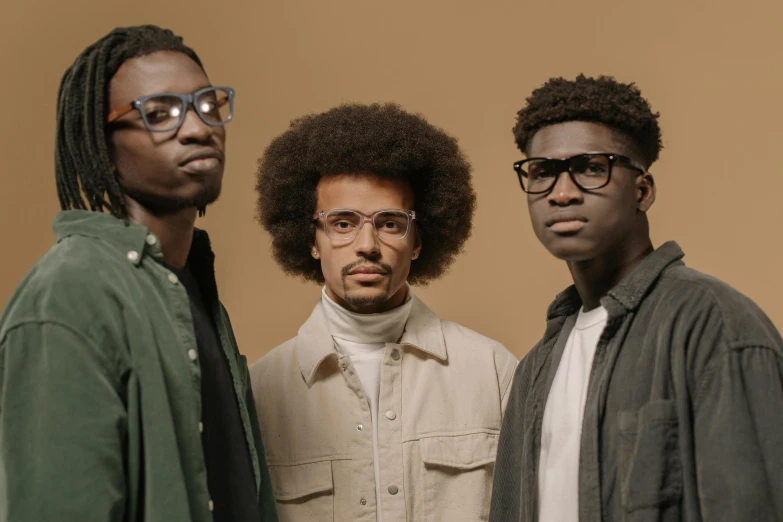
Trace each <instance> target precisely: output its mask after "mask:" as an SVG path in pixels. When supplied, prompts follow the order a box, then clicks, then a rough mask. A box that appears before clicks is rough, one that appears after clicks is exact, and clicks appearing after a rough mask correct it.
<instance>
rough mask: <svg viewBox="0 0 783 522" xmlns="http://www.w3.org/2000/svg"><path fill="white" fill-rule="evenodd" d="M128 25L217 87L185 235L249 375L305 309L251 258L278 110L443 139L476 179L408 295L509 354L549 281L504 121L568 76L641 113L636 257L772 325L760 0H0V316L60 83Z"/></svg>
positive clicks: (768, 77)
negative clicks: (650, 141) (457, 237)
mask: <svg viewBox="0 0 783 522" xmlns="http://www.w3.org/2000/svg"><path fill="white" fill-rule="evenodd" d="M139 23H156V24H158V25H162V26H167V27H170V28H172V29H174V30H175V31H176V32H179V33H180V34H182V35H184V36H185V41H186V43H188V44H190V45H191V46H193V47H194V48H195V49H196V50H197V52H198V53H199V55H200V56H201V57H202V59H203V60H204V63H205V65H206V67H207V70H208V72H209V74H210V77H211V79H212V81H213V82H215V83H220V84H227V85H231V86H233V87H235V88H236V90H237V105H236V111H237V115H236V119H235V121H234V122H233V123H231V125H230V127H229V132H228V134H229V141H228V151H229V161H228V165H227V170H226V177H225V183H224V192H223V195H222V197H221V198H220V200H219V201H218V203H217V204H215V205H214V206H213V207H211V208H210V210H209V212H208V215H207V217H206V218H205V219H203V220H202V221H201V222H200V223H199V226H202V227H204V228H206V229H208V230H209V232H210V233H211V236H212V238H213V241H214V247H215V249H216V252H217V256H218V258H217V262H218V265H217V273H218V280H219V285H220V291H221V295H222V298H223V300H224V301H225V303H226V305H227V307H228V309H229V311H230V313H231V316H232V320H233V324H234V327H235V329H236V333H237V336H238V339H239V342H240V347H241V349H242V350H243V351H244V352H245V353H246V354H247V355H248V359H249V360H250V361H253V360H255V359H256V358H258V357H260V356H261V355H263V354H264V353H266V351H267V350H269V349H270V348H272V347H274V346H275V345H277V344H278V343H280V342H282V341H284V340H285V339H287V338H289V337H291V336H293V335H295V334H296V331H297V329H298V327H299V325H300V324H301V323H302V322H303V321H304V319H305V318H306V317H307V316H308V315H309V313H310V309H311V307H312V305H313V304H314V302H315V300H316V299H317V298H318V296H319V288H317V287H316V286H314V285H309V284H302V283H301V282H299V281H297V280H295V279H291V278H287V277H285V276H284V275H283V274H282V272H281V271H280V270H279V269H278V268H277V266H276V265H275V264H274V263H273V261H272V259H271V256H270V252H269V245H270V242H269V237H268V236H267V235H266V234H265V233H264V232H263V231H262V229H261V228H260V226H259V225H257V223H256V222H255V216H254V213H255V194H254V190H253V186H254V170H255V161H256V158H257V157H258V156H259V155H260V154H261V152H262V151H263V149H264V148H265V146H266V145H267V144H268V143H269V141H270V139H271V138H272V137H273V136H275V135H276V134H278V133H280V132H281V131H283V130H284V129H285V128H286V127H287V125H288V122H289V120H290V119H291V118H293V117H296V116H299V115H301V114H303V113H307V112H311V111H321V110H325V109H327V108H329V107H331V106H333V105H336V104H339V103H340V102H344V101H358V102H373V101H387V100H391V101H396V102H399V103H401V104H402V105H403V106H404V107H406V108H407V109H409V110H413V111H417V112H422V113H423V114H425V115H426V116H427V117H428V118H429V119H430V121H431V122H433V123H435V124H437V125H439V126H441V127H443V128H444V129H446V130H447V131H448V132H450V133H452V134H454V135H456V136H457V137H458V138H459V140H460V143H461V144H462V146H463V147H464V148H465V150H466V152H467V154H468V156H469V157H470V159H471V161H472V163H473V166H474V168H475V172H474V176H475V185H476V190H477V192H478V195H479V207H478V213H477V215H476V220H475V232H474V235H473V237H472V239H471V240H470V241H469V242H468V244H467V250H466V252H465V254H464V255H463V256H462V257H461V258H460V259H459V261H458V262H457V263H456V264H455V266H454V267H453V269H452V270H451V271H450V273H449V274H448V275H447V276H446V277H444V278H443V279H442V280H440V281H438V282H437V283H434V284H432V285H430V286H429V287H426V288H421V289H418V290H417V293H418V295H420V296H421V297H422V298H423V299H424V300H425V301H426V302H427V303H428V304H429V306H430V307H432V308H433V309H434V310H435V311H437V312H438V313H439V314H440V315H441V316H442V317H444V318H448V319H451V320H454V321H457V322H460V323H463V324H465V325H467V326H469V327H471V328H473V329H476V330H478V331H480V332H482V333H484V334H486V335H488V336H490V337H494V338H496V339H498V340H500V341H501V342H503V343H505V344H506V345H507V346H508V347H509V348H510V349H511V350H512V351H513V352H514V353H516V354H517V355H518V356H522V355H524V354H525V353H526V352H527V351H528V350H529V349H530V347H531V346H532V345H533V343H534V342H535V341H536V340H537V339H538V337H539V336H540V335H541V333H542V332H543V327H544V317H545V315H544V313H545V309H546V306H547V305H548V303H549V302H550V300H551V299H552V298H553V297H554V295H555V294H556V293H557V292H558V291H560V290H561V289H562V288H563V287H564V286H565V285H567V284H568V283H569V277H568V272H567V270H566V267H565V266H564V265H563V264H561V263H560V262H557V261H555V260H554V259H553V258H551V257H550V256H549V255H548V254H547V252H546V251H545V250H544V249H543V247H541V245H540V244H539V243H538V242H537V240H536V239H535V236H534V235H533V233H532V231H531V229H530V222H529V218H528V214H527V209H526V205H525V197H524V195H523V193H522V191H521V190H520V189H519V185H518V183H517V180H516V177H515V174H514V172H513V170H512V169H511V164H512V163H513V162H514V161H515V160H517V159H518V158H519V157H520V154H519V152H518V151H517V150H516V149H515V147H514V143H513V140H512V136H511V131H510V129H511V127H512V125H513V123H514V116H515V112H516V111H517V110H518V109H519V108H520V107H521V106H522V104H523V103H524V99H525V97H526V96H527V95H528V94H529V93H530V91H531V90H532V89H534V88H535V87H537V86H539V85H540V84H541V83H543V82H544V81H545V80H546V79H547V78H549V77H550V76H560V75H563V76H566V77H573V76H575V75H576V74H577V73H579V72H584V73H586V74H589V75H596V74H601V73H605V74H611V75H615V76H616V77H617V78H618V79H620V80H622V81H635V82H637V83H638V84H639V86H640V87H641V88H642V92H643V95H644V96H646V97H647V98H648V99H649V100H650V102H651V103H652V106H653V109H654V110H657V111H660V112H661V114H662V117H661V125H662V128H663V138H664V145H665V149H664V151H663V154H662V157H661V160H660V161H659V162H658V163H657V164H656V165H655V166H654V169H653V172H654V173H655V174H657V181H658V184H659V190H658V200H657V202H656V204H655V206H654V207H653V209H652V211H651V219H652V231H653V239H654V241H655V244H656V245H659V244H660V243H661V242H663V241H665V240H668V239H676V240H677V241H679V243H680V245H681V246H682V247H683V248H684V250H685V252H686V254H687V255H686V262H688V263H689V264H690V265H691V266H692V267H695V268H698V269H700V270H703V271H705V272H709V273H711V274H713V275H715V276H717V277H719V278H721V279H723V280H725V281H727V282H729V283H730V284H732V285H734V286H735V287H737V288H738V289H740V290H741V291H742V292H744V293H746V294H747V295H749V296H750V297H751V298H753V299H754V300H756V302H758V303H759V304H760V305H761V307H762V308H764V309H765V310H766V312H767V313H768V314H769V315H770V317H771V318H772V320H773V321H774V322H775V324H776V325H777V326H778V328H783V302H782V301H781V298H780V295H781V293H783V279H781V277H780V272H779V270H780V266H781V260H783V245H781V236H780V233H779V230H780V226H781V222H783V207H782V206H781V198H783V172H782V171H781V167H780V165H781V157H782V153H783V148H781V147H780V143H781V141H783V130H781V129H782V127H781V121H783V109H782V108H781V107H782V106H783V105H782V102H781V93H783V61H782V60H781V51H782V50H783V31H781V27H783V2H780V0H762V1H753V0H750V1H744V2H740V1H739V0H734V1H733V2H726V1H723V2H715V1H708V0H704V1H699V2H695V1H692V0H686V1H683V0H658V1H656V2H649V1H648V2H629V1H627V0H618V1H609V0H593V1H590V2H584V1H581V0H569V1H563V0H538V1H532V0H528V1H526V2H525V1H519V0H517V1H514V2H512V1H496V0H486V1H484V2H478V1H476V0H474V1H470V2H468V1H455V0H417V1H411V0H401V1H399V0H398V1H396V2H379V1H377V0H361V1H359V0H356V1H354V0H339V1H337V0H332V1H320V0H309V1H305V0H295V1H292V0H285V1H283V0H279V1H277V2H272V1H258V0H256V1H250V0H248V1H245V2H241V1H237V0H223V1H222V2H217V1H214V0H213V1H210V2H207V1H203V0H194V1H190V2H173V1H165V0H155V1H151V0H136V1H133V2H117V1H107V0H69V1H67V2H66V1H62V0H39V1H34V0H27V1H25V2H13V3H11V2H7V3H5V4H4V6H3V16H2V20H1V21H0V24H1V25H0V29H2V30H1V31H0V43H2V49H1V50H0V56H1V59H0V66H1V70H2V79H0V82H1V83H0V99H1V100H2V101H3V104H4V107H3V111H2V118H1V119H0V144H2V145H1V146H2V158H3V164H2V167H0V168H1V169H2V176H3V178H2V179H3V184H2V187H3V190H2V191H0V223H2V225H1V226H2V238H3V250H4V254H3V255H2V270H1V271H0V302H2V303H5V302H6V301H7V299H8V297H9V296H10V295H11V292H12V291H13V289H14V287H15V286H16V284H17V282H18V281H19V279H20V278H21V277H22V276H23V275H24V273H25V272H26V270H27V269H28V268H29V267H30V265H31V264H32V263H34V262H35V260H36V259H37V258H38V257H39V256H41V255H42V254H43V253H44V252H45V251H46V250H47V248H49V246H50V245H51V243H52V239H53V236H52V232H51V220H52V218H53V217H54V215H55V213H56V212H57V210H58V208H59V207H58V203H57V197H56V192H55V183H54V174H53V159H52V157H53V152H52V151H53V141H54V129H55V99H56V92H57V86H58V83H59V80H60V77H61V75H62V73H63V72H64V70H65V68H66V67H68V66H69V65H70V64H71V63H72V61H73V59H74V58H75V57H76V55H77V54H78V53H79V52H81V51H82V49H83V48H84V47H86V46H87V45H88V44H90V43H92V42H93V41H94V40H95V39H97V38H98V37H100V36H102V35H103V34H105V33H106V32H107V31H109V30H110V29H111V28H113V27H114V26H117V25H133V24H139ZM425 248H426V245H425ZM89 298H90V296H89V295H85V296H84V299H89Z"/></svg>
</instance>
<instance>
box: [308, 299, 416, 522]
mask: <svg viewBox="0 0 783 522" xmlns="http://www.w3.org/2000/svg"><path fill="white" fill-rule="evenodd" d="M412 299H413V293H412V292H411V289H410V287H408V295H407V297H406V299H405V303H403V304H402V305H400V306H398V307H397V308H394V309H392V310H389V311H388V312H383V313H380V314H357V313H354V312H351V311H348V310H346V309H345V308H343V307H342V306H340V305H338V304H337V303H335V302H334V301H332V299H331V298H329V296H328V295H326V287H324V289H323V291H322V294H321V301H322V303H323V307H324V316H326V323H327V327H328V328H329V333H330V334H331V335H332V338H333V339H334V342H335V344H336V345H337V350H338V351H339V352H340V353H342V354H345V355H347V356H349V357H350V358H351V363H352V364H353V367H354V369H355V370H356V374H357V375H358V376H359V380H360V381H361V383H362V388H364V394H365V395H367V399H368V401H369V403H370V414H371V418H372V449H373V456H374V460H373V464H374V467H375V499H376V506H377V520H378V522H380V521H381V520H382V516H381V508H380V506H381V485H380V483H381V480H380V479H381V475H380V466H379V462H378V460H379V457H378V397H379V395H380V392H381V367H382V366H383V357H384V355H385V353H386V351H385V348H386V343H396V342H397V341H399V339H400V337H402V333H403V331H404V330H405V323H406V322H408V315H409V314H410V311H411V304H412V303H413V301H412Z"/></svg>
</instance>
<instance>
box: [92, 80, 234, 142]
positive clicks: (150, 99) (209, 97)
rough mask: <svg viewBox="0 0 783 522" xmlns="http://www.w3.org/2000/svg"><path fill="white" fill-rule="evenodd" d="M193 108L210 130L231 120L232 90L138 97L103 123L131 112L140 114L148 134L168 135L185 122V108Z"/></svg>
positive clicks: (229, 88)
mask: <svg viewBox="0 0 783 522" xmlns="http://www.w3.org/2000/svg"><path fill="white" fill-rule="evenodd" d="M191 105H192V106H193V108H194V109H195V110H196V114H198V117H199V118H201V121H203V122H204V123H206V124H207V125H211V126H213V127H219V126H221V125H225V124H226V123H228V122H230V121H231V119H232V118H233V117H234V89H232V88H231V87H205V88H204V89H199V90H197V91H196V92H194V93H191V94H181V93H176V92H162V93H158V94H149V95H147V96H141V97H139V98H136V99H135V100H132V101H130V102H129V103H127V104H125V105H123V106H122V107H119V108H118V109H115V110H113V111H112V112H111V113H110V114H109V116H108V118H107V119H106V123H112V122H114V121H116V120H118V119H119V118H121V117H123V116H125V115H126V114H128V113H129V112H131V111H133V110H137V111H139V114H141V119H142V121H143V122H144V126H145V127H147V130H149V131H151V132H171V131H173V130H177V129H179V128H180V127H181V126H182V123H183V122H184V121H185V113H186V112H187V110H188V107H190V106H191Z"/></svg>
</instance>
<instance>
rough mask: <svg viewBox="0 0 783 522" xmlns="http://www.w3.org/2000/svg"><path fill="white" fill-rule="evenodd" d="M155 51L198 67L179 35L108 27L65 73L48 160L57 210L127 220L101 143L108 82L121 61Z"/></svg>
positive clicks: (157, 29)
mask: <svg viewBox="0 0 783 522" xmlns="http://www.w3.org/2000/svg"><path fill="white" fill-rule="evenodd" d="M158 51H179V52H181V53H184V54H186V55H187V56H188V57H190V58H191V59H192V60H193V61H194V62H196V63H197V64H198V65H199V67H201V68H202V69H203V68H204V66H203V65H202V63H201V60H200V59H199V57H198V56H197V55H196V53H195V52H194V51H193V49H191V48H190V47H187V46H186V45H185V44H184V43H182V38H181V37H180V36H177V35H175V34H174V33H173V32H172V31H170V30H168V29H162V28H160V27H157V26H155V25H140V26H134V27H118V28H116V29H114V30H113V31H111V32H110V33H109V34H107V35H106V36H104V37H103V38H101V39H100V40H98V41H97V42H95V43H94V44H92V45H90V46H89V47H87V48H86V49H85V50H84V51H83V52H82V53H81V54H80V55H79V56H78V58H76V61H75V62H74V63H73V65H71V66H70V67H69V68H68V70H66V71H65V74H64V75H63V78H62V80H61V82H60V89H59V92H58V93H57V132H56V138H55V156H54V167H55V176H56V179H57V196H58V197H59V199H60V207H61V208H62V209H63V210H67V209H72V208H73V209H85V208H87V206H89V208H90V210H93V211H103V210H104V208H105V209H106V210H108V211H109V212H110V213H111V214H113V215H114V216H116V217H119V218H123V219H125V218H126V217H127V210H126V208H125V202H124V197H123V192H122V188H121V187H120V184H119V181H118V180H117V176H116V173H115V169H114V166H113V165H112V163H111V158H110V157H109V149H108V145H107V139H106V117H107V116H108V113H109V107H108V99H109V83H110V81H111V79H112V77H113V76H114V74H115V73H116V72H117V69H119V68H120V66H121V65H122V64H123V63H124V62H125V61H127V60H129V59H131V58H136V57H139V56H146V55H148V54H152V53H155V52H158ZM82 194H84V197H85V198H86V200H87V203H86V205H85V201H84V198H83V197H82Z"/></svg>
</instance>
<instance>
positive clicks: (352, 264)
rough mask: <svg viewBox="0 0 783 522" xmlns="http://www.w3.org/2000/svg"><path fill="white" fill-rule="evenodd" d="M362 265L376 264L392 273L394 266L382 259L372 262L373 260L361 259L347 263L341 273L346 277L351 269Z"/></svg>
mask: <svg viewBox="0 0 783 522" xmlns="http://www.w3.org/2000/svg"><path fill="white" fill-rule="evenodd" d="M360 266H375V267H378V268H380V269H382V270H383V271H384V272H386V273H387V274H391V273H392V267H391V266H390V265H387V264H386V263H382V262H380V261H375V262H371V261H364V260H359V261H356V262H354V263H351V264H348V265H345V266H344V267H343V268H342V270H340V273H341V274H342V276H343V277H346V276H348V274H349V273H350V272H351V270H353V269H355V268H358V267H360Z"/></svg>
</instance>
